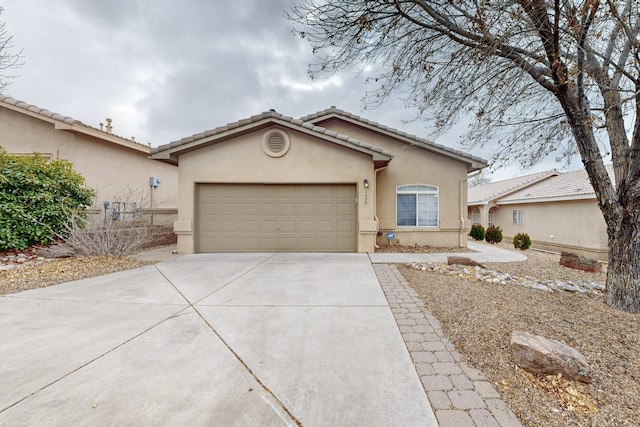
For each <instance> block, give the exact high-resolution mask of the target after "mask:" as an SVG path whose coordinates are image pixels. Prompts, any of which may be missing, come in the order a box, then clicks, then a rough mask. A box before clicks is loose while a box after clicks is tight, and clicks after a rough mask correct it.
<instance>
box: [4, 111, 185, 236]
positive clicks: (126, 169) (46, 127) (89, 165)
mask: <svg viewBox="0 0 640 427" xmlns="http://www.w3.org/2000/svg"><path fill="white" fill-rule="evenodd" d="M0 145H2V146H3V147H4V148H5V149H6V150H7V152H8V153H12V154H30V153H33V152H37V153H41V154H43V155H46V156H50V157H51V158H53V159H66V160H69V161H70V162H71V163H73V165H74V168H75V169H76V171H78V172H79V173H80V174H82V175H83V176H84V178H85V180H86V182H87V185H88V186H89V187H91V188H93V189H94V191H95V192H96V203H97V205H98V207H101V206H102V202H103V201H105V200H106V201H110V202H113V201H127V200H129V201H138V200H142V201H143V203H144V204H145V205H146V206H149V205H150V196H151V194H150V192H151V187H150V186H149V177H151V176H155V177H158V178H160V181H161V182H160V186H159V187H157V188H156V189H155V191H154V207H156V208H158V209H159V211H158V213H157V215H155V218H154V222H155V223H156V224H164V223H170V222H172V221H173V219H175V208H176V207H177V189H178V168H177V167H175V166H173V165H169V164H166V163H161V162H158V161H155V160H151V159H149V158H148V156H149V153H145V152H141V151H136V150H133V149H130V148H126V147H122V146H119V145H117V144H114V143H113V142H110V141H105V140H101V139H99V138H95V137H92V136H89V135H83V134H80V133H75V132H71V131H67V130H56V129H55V127H54V124H53V123H50V122H48V121H44V120H40V119H38V118H36V117H31V116H29V115H26V114H23V113H19V112H17V111H13V110H10V109H8V108H2V107H0ZM125 199H127V200H125ZM132 199H135V200H132Z"/></svg>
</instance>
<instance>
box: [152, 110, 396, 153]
mask: <svg viewBox="0 0 640 427" xmlns="http://www.w3.org/2000/svg"><path fill="white" fill-rule="evenodd" d="M273 124H277V125H281V126H283V127H287V128H293V129H296V130H298V131H300V132H303V133H306V134H310V135H313V136H316V137H318V138H320V139H324V140H327V141H330V142H333V143H336V144H338V145H341V146H344V147H347V148H351V149H353V150H356V151H360V152H362V153H366V154H369V155H371V156H372V157H373V160H374V161H383V162H388V161H390V160H391V159H392V158H393V153H392V152H390V151H388V150H385V149H383V148H380V147H376V146H374V145H372V144H369V143H367V142H363V141H359V140H357V139H354V138H351V137H349V136H347V135H342V134H339V133H337V132H334V131H332V130H329V129H325V128H322V127H319V126H315V125H313V124H311V123H308V122H304V121H302V120H298V119H294V118H292V117H288V116H285V115H283V114H280V113H278V112H276V111H266V112H264V113H262V114H258V115H255V116H251V117H249V118H248V119H244V120H239V121H237V122H233V123H229V124H226V125H224V126H220V127H217V128H215V129H211V130H208V131H205V132H202V133H197V134H194V135H192V136H188V137H185V138H182V139H180V140H178V141H174V142H171V143H169V144H165V145H161V146H159V147H157V148H153V149H152V150H151V153H152V155H151V158H153V159H158V160H162V161H166V162H169V163H174V164H176V163H177V162H178V156H179V155H180V154H184V153H188V152H189V151H193V150H197V149H200V148H203V147H206V146H208V145H211V144H215V143H216V142H219V141H221V140H224V139H226V138H229V137H232V136H235V135H239V134H242V133H245V132H250V131H253V130H256V129H260V128H263V127H267V126H271V125H273Z"/></svg>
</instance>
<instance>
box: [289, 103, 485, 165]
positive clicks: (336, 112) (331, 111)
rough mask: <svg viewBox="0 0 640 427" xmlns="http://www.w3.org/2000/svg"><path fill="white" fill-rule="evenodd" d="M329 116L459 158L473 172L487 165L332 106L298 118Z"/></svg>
mask: <svg viewBox="0 0 640 427" xmlns="http://www.w3.org/2000/svg"><path fill="white" fill-rule="evenodd" d="M331 118H340V119H343V120H346V121H349V122H351V123H356V124H358V125H360V126H364V127H366V128H368V129H370V130H372V131H375V132H378V133H382V134H385V135H388V136H391V137H393V138H395V139H398V140H401V141H403V142H405V143H407V144H410V145H415V146H417V147H420V148H423V149H425V150H428V151H432V152H436V153H439V154H442V155H444V156H447V157H451V158H454V159H457V160H461V161H463V162H465V163H467V164H468V167H467V170H468V171H469V172H473V171H476V170H480V169H483V168H485V167H487V161H486V160H485V159H482V158H480V157H476V156H472V155H471V154H467V153H464V152H462V151H459V150H454V149H453V148H450V147H446V146H444V145H441V144H436V143H435V142H433V141H429V140H427V139H424V138H420V137H418V136H416V135H412V134H409V133H406V132H403V131H400V130H397V129H394V128H391V127H388V126H385V125H383V124H381V123H378V122H375V121H373V120H368V119H365V118H364V117H360V116H358V115H355V114H352V113H349V112H348V111H344V110H341V109H339V108H336V107H334V106H332V107H330V108H328V109H326V110H322V111H318V112H317V113H313V114H310V115H308V116H304V117H302V118H301V119H300V120H302V121H304V122H310V123H318V122H321V121H324V120H328V119H331Z"/></svg>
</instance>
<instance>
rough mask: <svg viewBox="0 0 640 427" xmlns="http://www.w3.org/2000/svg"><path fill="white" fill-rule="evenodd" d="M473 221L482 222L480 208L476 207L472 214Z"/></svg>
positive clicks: (475, 222)
mask: <svg viewBox="0 0 640 427" xmlns="http://www.w3.org/2000/svg"><path fill="white" fill-rule="evenodd" d="M471 222H472V223H474V224H480V209H478V208H475V209H474V210H473V213H472V214H471Z"/></svg>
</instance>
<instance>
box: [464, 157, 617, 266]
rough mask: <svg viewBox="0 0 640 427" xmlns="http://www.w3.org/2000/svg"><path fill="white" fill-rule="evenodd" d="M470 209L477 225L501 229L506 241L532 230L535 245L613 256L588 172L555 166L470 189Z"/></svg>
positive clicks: (471, 218) (594, 256)
mask: <svg viewBox="0 0 640 427" xmlns="http://www.w3.org/2000/svg"><path fill="white" fill-rule="evenodd" d="M607 168H608V170H609V175H610V176H612V177H613V171H612V170H611V167H610V166H608V167H607ZM468 210H469V219H470V220H471V222H472V223H477V224H481V225H483V226H484V227H485V228H486V227H487V226H489V225H491V224H494V225H496V226H499V227H500V228H502V230H503V239H504V241H511V240H512V239H513V236H515V235H516V234H517V233H527V234H528V235H529V237H531V243H532V247H534V248H538V249H544V250H549V251H554V252H562V251H570V252H574V253H577V254H579V255H583V256H588V257H591V258H595V259H599V260H602V261H606V260H607V259H608V253H609V250H608V245H607V228H606V224H605V222H604V218H603V216H602V213H601V211H600V209H599V208H598V204H597V202H596V198H595V194H594V192H593V187H592V186H591V184H590V182H589V177H588V176H587V173H586V171H585V170H578V171H574V172H564V173H562V172H558V171H556V170H552V171H547V172H541V173H537V174H531V175H526V176H522V177H518V178H513V179H508V180H504V181H499V182H495V183H490V184H485V185H479V186H476V187H471V188H469V194H468Z"/></svg>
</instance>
